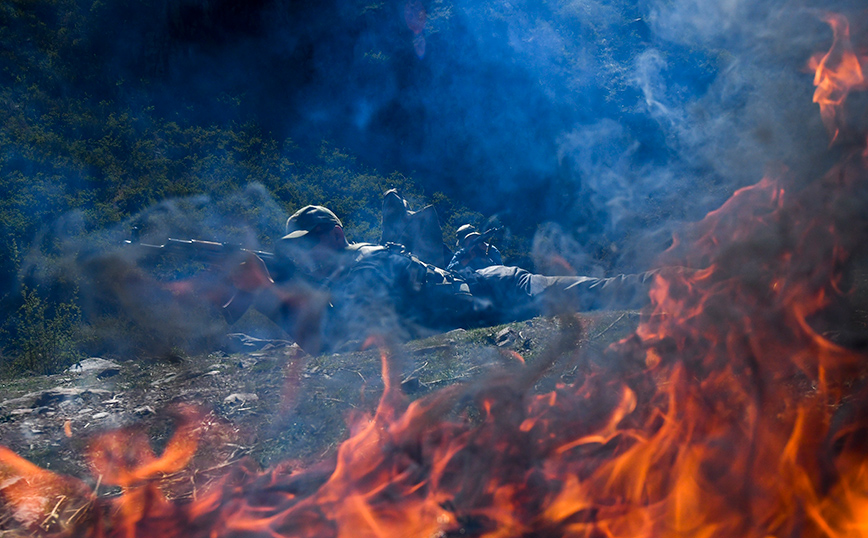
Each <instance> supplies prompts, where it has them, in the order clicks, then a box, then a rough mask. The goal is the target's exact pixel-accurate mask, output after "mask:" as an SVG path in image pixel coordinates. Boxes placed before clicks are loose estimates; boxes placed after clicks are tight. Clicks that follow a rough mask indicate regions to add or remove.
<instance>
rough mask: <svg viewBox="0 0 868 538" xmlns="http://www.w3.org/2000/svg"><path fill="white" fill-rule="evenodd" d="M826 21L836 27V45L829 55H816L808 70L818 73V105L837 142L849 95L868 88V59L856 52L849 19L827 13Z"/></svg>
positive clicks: (828, 128)
mask: <svg viewBox="0 0 868 538" xmlns="http://www.w3.org/2000/svg"><path fill="white" fill-rule="evenodd" d="M824 20H825V21H826V22H827V23H829V25H830V26H831V27H832V31H833V33H834V42H833V44H832V48H831V49H829V51H828V52H827V53H825V54H816V55H814V56H813V57H812V58H811V59H810V61H809V62H808V68H809V69H810V70H811V71H813V72H814V73H815V75H814V86H816V87H817V89H816V90H815V91H814V102H815V103H817V104H818V105H820V115H821V116H822V118H823V123H824V124H825V126H826V129H827V130H828V131H829V135H830V136H831V138H832V143H834V142H835V140H837V138H838V135H839V134H840V133H841V128H842V121H843V119H842V108H843V105H844V100H845V99H846V98H847V95H848V94H849V93H850V92H851V91H853V90H865V89H866V88H868V85H866V80H865V75H864V71H865V70H864V68H863V66H864V65H865V64H866V63H868V57H865V56H863V57H859V56H857V55H856V54H855V53H854V51H853V45H852V43H851V41H850V24H849V22H848V21H847V19H846V18H845V17H843V16H841V15H837V14H827V15H826V16H825V17H824Z"/></svg>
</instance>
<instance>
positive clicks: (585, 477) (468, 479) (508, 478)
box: [0, 16, 868, 538]
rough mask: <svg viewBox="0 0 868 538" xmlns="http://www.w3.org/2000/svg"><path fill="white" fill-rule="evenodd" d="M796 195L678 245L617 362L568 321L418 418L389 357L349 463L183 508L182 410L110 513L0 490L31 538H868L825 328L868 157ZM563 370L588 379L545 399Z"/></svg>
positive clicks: (748, 193)
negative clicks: (582, 351) (74, 521)
mask: <svg viewBox="0 0 868 538" xmlns="http://www.w3.org/2000/svg"><path fill="white" fill-rule="evenodd" d="M829 22H830V24H832V26H833V28H834V30H835V36H836V39H835V44H834V45H833V47H832V50H831V51H830V52H829V53H828V54H826V55H824V56H822V57H816V58H815V59H814V60H813V61H812V62H813V63H815V64H816V72H817V86H818V89H817V92H818V93H817V94H816V95H815V100H816V101H817V102H818V103H820V106H821V110H822V113H823V117H824V121H826V125H827V126H829V127H830V132H831V134H832V136H833V138H834V137H837V136H838V134H839V130H840V128H839V126H838V122H839V121H840V117H839V112H840V110H841V106H842V104H843V99H844V97H845V96H846V94H847V93H848V92H850V91H853V90H855V89H865V82H864V79H863V78H860V77H862V74H861V73H862V71H861V64H862V63H864V59H861V60H859V59H857V58H856V57H855V55H852V54H851V52H852V51H850V46H849V44H848V38H847V25H846V21H845V20H844V19H843V18H841V17H834V16H833V17H830V18H829ZM848 51H850V52H848ZM832 127H834V129H833V128H832ZM793 183H794V182H792V181H791V180H790V178H789V174H788V172H787V171H786V170H782V171H780V172H779V173H778V174H776V175H769V176H768V177H766V178H763V179H762V180H761V181H760V182H759V183H757V184H756V185H753V186H751V187H747V188H744V189H741V190H739V191H737V192H736V193H735V194H734V195H733V196H732V198H731V199H730V200H729V201H727V202H726V203H725V204H724V205H723V206H722V207H721V208H720V209H718V210H717V211H714V212H712V213H710V214H709V215H708V216H707V217H706V218H705V219H704V220H702V221H701V222H699V223H697V224H696V225H695V226H694V227H693V228H691V229H690V230H688V231H687V233H686V234H685V235H684V237H681V238H679V240H678V241H677V242H676V243H675V245H674V246H673V247H672V248H671V249H670V250H669V251H668V252H667V253H666V254H665V255H664V258H665V260H664V261H666V262H667V264H668V265H670V266H672V267H680V269H672V270H669V271H664V272H661V273H660V274H659V275H658V276H657V277H656V281H655V286H654V288H653V290H652V292H651V299H652V306H651V308H649V309H648V311H647V312H645V313H644V316H643V319H642V322H641V323H640V326H639V328H638V330H637V331H636V332H635V334H633V335H632V336H631V337H629V338H627V339H625V340H623V341H621V342H619V343H617V344H616V345H613V346H611V347H610V348H609V349H607V350H606V351H605V352H604V353H603V356H602V357H600V358H601V359H602V360H594V361H588V360H585V359H586V358H585V357H581V356H578V357H577V356H576V355H575V354H576V351H575V349H576V340H577V338H578V336H579V335H580V328H579V326H578V325H579V324H578V323H577V320H576V319H574V318H571V317H566V318H564V320H563V321H564V324H565V326H566V328H565V330H564V333H563V335H561V337H560V340H558V341H556V342H552V343H551V346H550V348H549V350H548V352H547V354H545V356H543V357H541V358H538V359H537V360H536V361H534V362H527V363H525V361H524V360H523V358H521V357H518V360H515V361H512V362H513V370H510V371H509V372H505V373H503V374H501V375H496V376H492V377H490V378H489V379H486V380H485V381H483V382H479V383H476V384H471V385H456V386H452V387H449V388H447V389H444V390H441V391H438V392H435V393H433V394H429V395H427V396H424V397H422V398H419V399H417V400H415V401H412V402H411V401H409V399H408V398H407V397H406V396H405V395H404V394H403V393H402V392H401V390H400V383H399V380H398V379H397V378H396V375H397V374H396V373H395V372H396V369H394V368H393V361H394V359H393V358H392V357H391V356H390V353H389V350H388V347H387V346H385V345H384V344H383V343H382V342H380V343H379V346H380V348H381V349H382V350H383V351H382V364H383V374H382V375H383V379H384V382H385V389H384V393H383V395H382V398H381V400H380V402H379V405H378V407H377V409H376V411H375V412H374V413H373V414H372V415H370V416H358V417H356V418H355V420H354V421H353V423H352V428H351V434H350V437H349V438H348V439H347V440H346V441H345V442H344V443H343V445H342V446H341V447H340V449H339V450H338V453H337V455H336V457H335V459H334V461H324V462H321V463H320V464H318V465H315V466H311V467H301V466H298V465H296V464H294V463H291V462H287V463H285V464H283V465H278V466H276V467H274V468H272V469H270V470H267V471H264V472H263V471H257V470H255V469H252V468H249V467H248V466H245V465H237V466H235V467H233V468H232V469H231V470H230V472H229V473H228V474H227V475H225V476H224V477H222V478H221V479H220V480H219V481H216V482H214V483H212V484H211V485H210V487H209V488H208V489H206V490H205V491H204V492H203V493H202V494H201V495H199V496H197V497H195V498H192V499H176V498H172V497H171V495H169V494H168V493H167V491H166V489H165V487H164V486H165V477H166V475H167V474H171V473H175V472H178V471H179V470H181V469H183V468H184V467H185V466H186V465H187V464H188V463H189V461H190V459H191V458H192V457H193V454H194V453H195V451H196V447H197V443H198V439H199V437H198V433H197V432H198V431H199V430H198V429H197V428H198V426H197V424H198V423H199V421H200V420H201V418H200V417H199V416H198V415H196V414H195V413H193V412H188V413H186V414H185V417H186V418H185V420H184V421H183V422H182V424H181V425H180V427H179V428H178V430H177V432H176V435H175V437H174V438H173V439H172V441H170V442H169V444H168V446H167V448H166V449H165V451H164V453H163V455H162V456H160V457H157V456H156V455H155V454H153V452H151V451H150V449H149V448H148V443H147V439H145V438H143V436H142V435H141V434H138V433H133V432H129V431H123V432H115V433H112V434H108V435H106V436H105V437H102V438H100V439H99V440H97V441H96V442H95V443H94V445H93V447H92V460H93V463H94V468H95V469H96V471H97V472H98V473H99V474H100V475H101V476H102V477H103V480H104V481H105V482H106V483H111V484H115V485H117V486H120V487H121V488H122V490H123V493H122V495H120V496H119V497H116V498H114V499H110V500H101V501H96V500H95V499H93V498H92V497H93V496H92V495H91V494H90V493H89V492H87V491H86V488H82V487H81V485H80V484H77V483H75V482H74V481H72V479H66V478H61V477H58V476H56V475H53V474H52V473H50V472H48V471H46V470H42V469H39V468H38V467H36V466H33V465H32V464H29V463H28V462H25V461H24V460H21V459H20V458H18V457H17V456H15V455H14V454H12V453H10V452H9V451H8V450H3V451H0V495H2V496H3V498H4V499H5V500H6V502H7V504H9V505H10V506H11V508H12V515H11V518H12V519H13V520H14V521H15V522H17V525H18V527H16V528H21V529H24V530H26V531H32V532H41V530H45V528H44V527H40V526H39V524H38V522H39V520H40V518H41V517H42V515H43V514H45V513H47V512H48V511H50V510H51V505H52V502H53V499H54V498H55V497H56V496H57V494H58V492H60V491H64V492H67V493H64V495H67V496H69V497H70V498H77V499H87V502H89V503H91V504H93V505H94V506H95V507H94V508H93V509H92V511H93V512H95V513H98V514H102V515H103V518H102V519H100V518H96V519H95V521H103V520H105V521H107V523H106V524H105V525H102V524H99V523H94V525H92V526H90V527H88V528H87V529H86V532H85V533H84V534H87V535H91V536H122V537H125V538H132V537H143V536H144V537H147V536H151V535H153V534H155V533H159V534H160V535H161V536H163V537H165V538H173V537H182V536H183V537H187V536H196V537H198V536H202V537H206V536H207V537H222V536H226V537H239V536H263V537H265V536H267V537H278V536H323V537H368V536H370V537H377V538H384V537H392V536H402V537H404V536H420V537H444V538H445V537H457V536H475V537H486V538H494V537H512V536H515V537H521V536H540V537H549V536H551V537H555V536H565V537H574V536H575V537H578V536H582V537H611V538H615V537H617V538H621V537H624V538H626V537H631V538H632V537H673V538H675V537H679V538H681V537H685V536H695V537H703V538H711V537H730V536H741V537H755V538H765V537H770V536H780V537H784V536H799V537H804V538H808V537H834V538H844V537H858V536H866V535H868V412H866V407H865V403H866V401H868V400H866V398H868V384H866V380H868V379H866V376H865V368H864V365H863V363H864V360H865V358H866V357H865V355H864V353H860V352H856V351H853V350H851V349H849V348H847V347H846V346H844V345H841V344H840V343H836V342H835V341H834V340H833V339H832V338H830V337H829V335H827V334H825V333H824V332H823V331H822V329H821V328H818V327H821V326H822V322H823V319H824V316H827V315H829V313H830V312H834V311H835V309H836V308H837V306H838V304H839V303H840V301H841V299H842V297H843V296H844V294H845V292H846V285H845V279H844V276H843V275H844V273H845V269H846V267H847V263H848V260H849V257H850V254H851V253H852V252H853V251H855V250H856V249H857V248H859V246H860V245H861V243H863V242H864V241H865V238H866V231H868V226H866V223H865V216H864V215H863V213H864V208H865V206H866V204H865V202H866V201H868V191H866V189H868V157H866V153H865V152H864V148H860V149H859V150H858V151H855V152H853V153H852V154H850V155H848V156H847V157H846V158H845V159H844V160H843V161H842V162H841V163H840V164H838V165H837V166H836V167H835V168H834V169H832V170H831V171H830V172H829V173H828V174H826V175H825V176H824V177H822V178H820V179H818V180H817V181H815V182H814V183H812V184H811V185H809V186H807V187H801V188H799V187H797V186H795V185H794V184H793ZM561 360H572V361H573V363H574V364H576V372H577V379H576V381H575V382H574V383H572V384H565V383H561V384H559V385H557V387H556V388H555V389H554V390H551V391H549V392H547V393H544V394H538V393H534V391H533V390H532V388H533V386H534V385H535V383H536V382H537V381H538V380H539V379H541V378H542V377H543V376H544V375H545V373H546V371H547V370H548V369H549V368H550V367H551V366H552V365H553V364H555V363H556V362H558V361H561ZM516 372H518V375H516ZM3 525H4V523H3V522H2V521H0V528H3ZM78 529H79V530H80V529H81V527H78ZM60 532H66V534H67V535H80V534H81V533H79V534H75V533H74V532H72V531H70V530H69V529H68V528H66V529H60Z"/></svg>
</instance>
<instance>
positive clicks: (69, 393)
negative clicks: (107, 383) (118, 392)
mask: <svg viewBox="0 0 868 538" xmlns="http://www.w3.org/2000/svg"><path fill="white" fill-rule="evenodd" d="M91 395H95V396H99V397H102V396H109V395H111V391H108V390H103V389H79V388H75V387H55V388H53V389H48V390H44V391H42V392H40V393H37V395H36V399H35V400H34V401H33V405H32V407H48V406H51V405H53V404H58V403H60V402H62V401H64V400H71V399H73V398H84V397H87V396H91Z"/></svg>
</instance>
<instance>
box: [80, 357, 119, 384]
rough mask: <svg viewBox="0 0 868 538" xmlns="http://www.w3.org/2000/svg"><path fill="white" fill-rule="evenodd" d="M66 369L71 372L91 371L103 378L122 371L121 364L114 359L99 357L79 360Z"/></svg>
mask: <svg viewBox="0 0 868 538" xmlns="http://www.w3.org/2000/svg"><path fill="white" fill-rule="evenodd" d="M66 371H67V372H68V373H71V374H82V373H89V374H93V375H96V376H97V377H98V378H100V379H102V378H106V377H111V376H113V375H117V374H119V373H121V365H120V364H118V363H116V362H114V361H109V360H106V359H101V358H99V357H91V358H89V359H84V360H82V361H79V362H78V363H77V364H74V365H72V366H71V367H70V368H69V369H67V370H66Z"/></svg>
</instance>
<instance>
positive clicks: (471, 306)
mask: <svg viewBox="0 0 868 538" xmlns="http://www.w3.org/2000/svg"><path fill="white" fill-rule="evenodd" d="M277 254H278V255H279V256H281V257H284V258H285V259H286V260H287V262H288V263H289V262H291V263H293V264H294V265H295V266H296V268H297V271H296V277H295V278H293V279H292V280H290V281H287V282H275V281H274V280H273V279H272V278H271V276H270V275H269V274H268V271H267V270H266V268H265V265H264V264H263V263H262V262H261V260H259V261H257V260H258V258H255V257H253V258H251V259H249V260H247V261H246V262H244V263H243V264H242V265H241V266H240V267H239V268H238V270H237V271H235V273H234V274H233V279H232V281H233V284H234V286H235V287H236V288H237V289H238V292H239V295H237V296H236V299H233V300H232V301H230V302H229V303H228V304H227V305H225V306H226V307H227V308H228V307H231V306H232V303H233V302H234V301H236V300H239V301H244V302H246V303H249V304H252V305H253V306H254V307H255V308H257V309H258V310H259V311H261V312H262V313H264V314H265V315H266V316H268V317H269V318H271V319H272V320H274V321H275V322H276V323H278V324H279V325H280V326H282V327H283V328H284V329H286V330H287V332H288V333H289V334H290V335H291V336H292V337H293V338H295V340H296V341H297V342H298V343H299V345H301V347H302V348H304V349H305V350H306V351H308V352H309V353H312V354H316V353H320V352H322V351H329V350H335V349H339V348H341V347H344V348H346V344H348V343H350V342H353V343H354V345H359V344H361V343H362V342H363V341H364V340H365V339H366V337H367V336H370V335H374V334H376V335H380V336H384V337H387V338H390V339H394V340H407V339H411V338H417V337H420V336H424V335H426V334H431V333H432V332H438V331H443V330H448V329H452V328H456V327H464V328H470V327H477V326H484V325H492V324H495V323H501V322H507V321H516V320H520V319H527V318H529V317H533V316H536V315H540V314H544V313H549V312H552V311H564V310H568V311H574V312H575V311H582V310H592V309H597V308H607V307H612V306H619V307H621V308H634V307H638V306H641V305H642V304H643V303H644V302H645V301H647V298H648V295H647V284H648V282H649V281H650V277H651V276H652V274H653V273H644V274H641V275H621V276H619V277H615V278H609V279H600V278H591V277H569V276H560V277H557V276H544V275H537V274H533V273H530V272H528V271H526V270H524V269H522V268H519V267H509V266H504V265H492V266H489V267H483V268H481V269H478V270H475V271H468V272H466V277H465V275H464V273H462V275H459V274H456V273H454V272H451V271H447V270H444V269H440V268H438V267H436V266H433V265H431V264H426V263H424V262H422V261H420V260H419V259H418V258H416V257H415V256H413V255H412V254H411V253H409V252H407V251H406V250H405V249H404V248H403V247H402V246H401V245H387V246H380V245H371V244H367V243H349V242H348V241H347V238H346V236H345V235H344V231H343V225H342V223H341V221H340V219H339V218H338V217H337V216H336V215H335V214H334V213H332V212H331V211H330V210H329V209H327V208H325V207H322V206H312V205H311V206H306V207H304V208H302V209H300V210H299V211H297V212H296V213H294V214H293V215H292V216H291V217H289V219H288V220H287V223H286V235H285V236H284V237H283V238H282V239H281V240H280V245H279V249H278V252H277ZM299 275H300V276H299Z"/></svg>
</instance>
